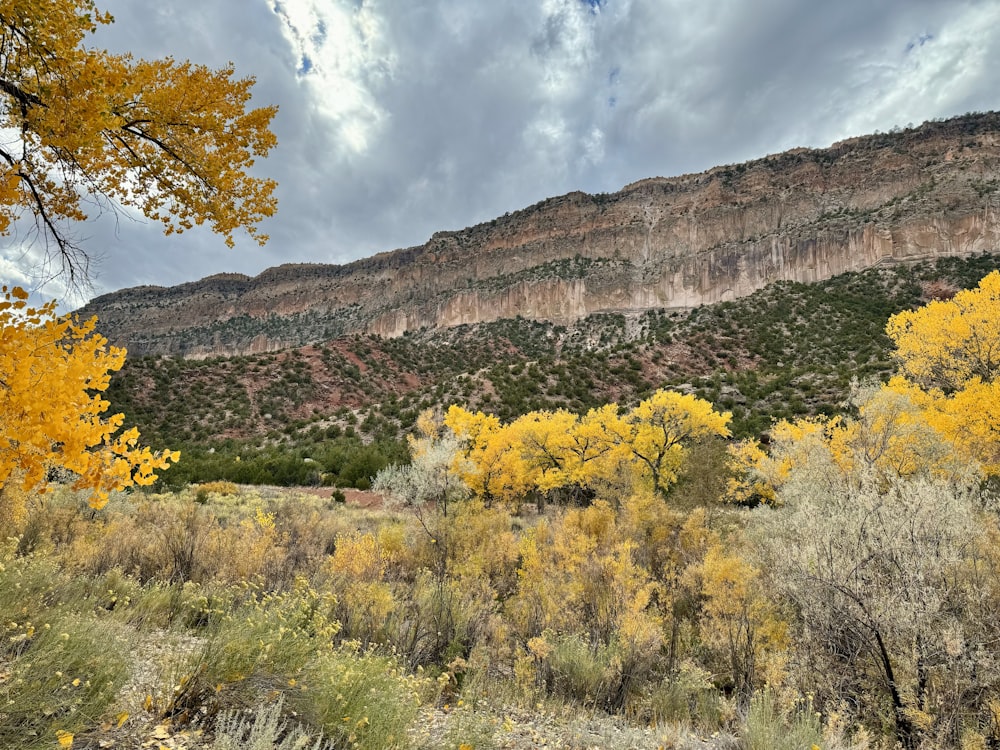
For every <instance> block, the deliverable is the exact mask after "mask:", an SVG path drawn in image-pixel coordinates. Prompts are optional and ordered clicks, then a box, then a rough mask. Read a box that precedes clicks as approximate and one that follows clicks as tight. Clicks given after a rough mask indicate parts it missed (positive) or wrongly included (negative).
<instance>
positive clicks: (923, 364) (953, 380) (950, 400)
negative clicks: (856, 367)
mask: <svg viewBox="0 0 1000 750" xmlns="http://www.w3.org/2000/svg"><path fill="white" fill-rule="evenodd" d="M886 332H887V333H888V334H889V337H890V338H892V340H893V342H894V343H895V345H896V357H897V359H898V360H899V363H900V374H899V376H897V377H896V378H893V379H892V381H890V383H889V386H888V387H889V388H890V389H892V390H893V391H895V392H897V393H900V394H903V395H905V396H907V397H908V398H909V399H910V400H911V401H912V402H913V403H915V404H917V405H918V406H919V407H920V408H921V409H923V411H924V418H925V420H926V421H927V422H928V423H929V424H931V425H932V426H933V427H934V428H935V429H937V430H938V431H940V432H941V433H942V434H943V435H944V436H945V437H946V438H947V439H948V440H950V442H951V443H952V444H953V445H954V446H955V447H956V449H957V450H958V452H959V454H960V455H961V456H963V457H964V458H965V459H967V460H969V461H974V462H977V463H979V464H980V465H981V467H982V469H983V470H984V471H985V472H986V473H987V474H998V473H1000V377H998V376H1000V272H998V271H994V272H993V273H991V274H989V275H988V276H986V277H985V278H984V279H982V281H980V282H979V286H978V287H977V288H975V289H967V290H964V291H961V292H959V293H958V294H956V295H955V296H954V297H953V298H952V299H950V300H939V301H934V302H931V303H929V304H927V305H925V306H924V307H922V308H920V309H918V310H913V311H906V312H902V313H899V314H898V315H894V316H893V317H892V318H890V319H889V323H888V325H887V326H886Z"/></svg>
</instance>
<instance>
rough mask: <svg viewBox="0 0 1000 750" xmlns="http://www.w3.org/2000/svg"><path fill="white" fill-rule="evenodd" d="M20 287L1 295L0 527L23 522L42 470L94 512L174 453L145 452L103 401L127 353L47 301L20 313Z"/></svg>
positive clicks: (147, 478)
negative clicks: (71, 481)
mask: <svg viewBox="0 0 1000 750" xmlns="http://www.w3.org/2000/svg"><path fill="white" fill-rule="evenodd" d="M27 298H28V294H27V292H25V291H24V290H23V289H19V288H16V287H15V288H14V289H11V290H8V289H7V287H3V290H2V296H0V522H5V523H4V526H6V527H7V529H4V528H0V533H3V532H4V531H6V530H8V529H11V528H14V529H16V528H17V525H18V524H19V523H21V522H22V521H23V518H24V514H25V512H26V507H25V497H26V496H25V495H24V494H23V493H25V492H28V491H31V490H38V489H44V486H45V484H46V478H47V474H48V472H49V470H50V469H52V468H56V467H61V468H62V469H66V470H68V471H70V472H72V473H73V474H74V475H75V476H76V481H75V485H74V486H75V487H76V488H78V489H88V490H91V491H92V495H91V499H90V504H91V506H92V507H94V508H100V507H102V506H103V505H104V503H105V502H106V501H107V497H108V492H109V491H110V490H120V489H124V488H126V487H129V486H132V485H133V484H139V485H145V484H150V483H152V482H153V480H155V479H156V475H155V474H154V472H155V471H156V470H157V469H164V468H166V467H167V465H168V464H169V463H170V462H171V461H176V460H177V459H178V458H179V454H178V453H175V452H171V451H163V452H160V453H153V452H152V451H150V449H149V448H145V447H140V446H139V444H138V439H139V433H138V431H137V430H135V429H129V430H125V431H121V432H120V430H121V427H122V424H123V422H124V416H123V415H122V414H114V415H112V416H106V415H105V412H106V411H107V409H108V406H109V404H108V402H107V401H106V400H104V399H103V398H102V397H101V394H102V393H103V392H104V391H105V390H106V389H107V387H108V383H109V381H110V378H111V373H113V372H116V371H117V370H119V369H120V368H121V366H122V364H123V363H124V361H125V351H124V350H123V349H119V348H117V347H109V346H108V345H107V339H105V338H104V337H103V336H100V335H98V334H97V333H95V332H94V324H95V322H96V319H91V320H89V321H87V322H80V321H79V320H77V319H75V318H74V317H72V316H63V317H57V316H56V314H55V303H54V302H50V303H48V304H46V305H43V306H42V307H40V308H32V307H28V302H27Z"/></svg>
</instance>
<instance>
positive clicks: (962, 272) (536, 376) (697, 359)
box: [109, 254, 1000, 487]
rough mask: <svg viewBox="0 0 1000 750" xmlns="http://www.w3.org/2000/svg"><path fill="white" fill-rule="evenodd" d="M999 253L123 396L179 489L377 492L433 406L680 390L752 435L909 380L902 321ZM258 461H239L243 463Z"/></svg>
mask: <svg viewBox="0 0 1000 750" xmlns="http://www.w3.org/2000/svg"><path fill="white" fill-rule="evenodd" d="M996 268H1000V256H997V255H985V254H984V255H979V256H975V257H972V258H964V259H960V258H951V259H942V260H939V261H936V262H934V263H922V264H915V265H903V266H892V267H887V268H878V269H871V270H868V271H863V272H858V273H848V274H842V275H839V276H836V277H833V278H831V279H828V280H826V281H823V282H817V283H814V284H803V283H798V282H779V283H776V284H773V285H772V286H770V287H768V288H767V289H764V290H762V291H759V292H756V293H754V294H752V295H750V296H748V297H745V298H742V299H739V300H734V301H732V302H723V303H719V304H716V305H706V306H702V307H698V308H694V309H692V310H688V311H666V310H658V311H650V312H648V313H646V314H644V315H642V316H638V317H630V318H627V317H626V316H624V315H621V314H605V315H595V316H590V317H588V318H585V319H583V320H581V321H578V322H577V323H575V324H573V325H570V326H558V325H554V324H552V323H541V322H533V321H528V320H524V319H514V320H508V321H497V322H493V323H486V324H479V325H467V326H458V327H454V328H450V329H444V330H430V331H422V332H418V333H413V334H407V335H404V336H401V337H398V338H393V339H385V338H381V337H379V336H375V335H371V334H368V335H352V336H346V337H340V338H337V339H331V340H329V341H326V342H323V343H322V344H319V345H309V346H305V347H298V348H292V349H288V350H286V351H283V352H278V353H272V354H259V355H249V356H232V357H219V358H212V359H202V360H193V359H183V358H180V357H152V356H149V357H132V358H130V359H129V360H128V361H127V363H126V365H125V367H124V368H123V370H122V371H121V372H120V373H119V374H118V376H117V377H116V378H115V379H114V380H113V381H112V387H111V390H110V392H109V398H110V400H111V402H112V403H113V404H115V407H116V408H118V409H122V410H124V411H125V413H126V419H127V421H128V422H129V423H134V424H136V425H137V426H138V427H139V428H140V430H141V432H142V433H143V435H144V439H145V440H147V441H149V442H150V443H152V444H153V445H169V446H171V447H172V448H180V449H181V450H183V451H184V454H185V457H184V460H183V461H182V462H181V463H180V464H179V465H178V466H176V467H175V468H173V469H171V471H170V472H168V473H167V474H166V475H165V477H166V480H167V481H169V482H170V483H182V482H184V481H187V480H191V479H206V478H215V477H225V478H230V479H234V480H237V481H244V482H260V483H279V484H309V483H320V482H326V483H329V484H339V485H342V486H361V487H364V486H365V485H366V482H367V479H368V477H370V476H371V475H372V474H374V473H375V471H377V470H378V469H379V468H381V466H383V465H385V463H386V462H388V461H390V460H402V459H404V458H405V455H406V449H405V445H404V444H403V443H402V441H401V438H402V436H403V435H404V434H405V433H406V432H408V431H409V430H410V429H411V428H412V426H413V423H414V421H415V420H416V417H417V415H418V414H419V412H420V411H421V410H422V409H426V408H441V407H447V405H449V404H451V403H458V404H462V405H465V406H468V407H470V408H474V409H483V410H485V411H488V412H492V413H495V414H497V415H498V416H499V417H501V419H505V420H506V419H510V418H512V417H515V416H517V415H519V414H522V413H524V412H527V411H530V410H534V409H555V408H566V409H569V410H571V411H573V412H578V413H579V412H584V411H586V410H587V409H589V408H592V407H594V406H597V405H599V404H601V403H604V402H606V401H617V402H620V403H623V404H627V403H633V402H635V401H636V400H638V399H640V398H642V397H644V396H647V395H648V394H649V393H650V392H652V391H653V390H654V389H656V388H660V387H670V388H674V389H678V390H682V391H688V392H692V393H695V394H697V395H698V396H701V397H703V398H706V399H708V400H710V401H712V402H713V403H715V404H716V405H717V406H718V407H719V408H721V409H726V410H729V411H732V412H733V417H734V419H733V430H734V433H735V434H736V435H737V436H747V435H757V434H760V433H761V432H764V431H766V430H767V429H768V428H769V427H770V424H771V423H772V421H773V420H774V419H778V418H782V417H794V416H799V415H803V414H815V413H827V414H830V413H834V412H836V411H838V410H839V409H841V408H842V402H843V400H844V398H845V396H846V394H847V391H848V388H849V384H850V381H851V379H852V378H854V377H858V378H865V377H879V376H884V375H885V374H887V373H888V372H889V371H890V370H891V369H892V363H891V361H890V355H889V352H888V340H887V339H886V337H885V336H884V333H883V329H884V327H885V322H886V320H887V319H888V317H889V316H890V315H891V314H893V313H895V312H898V311H900V310H903V309H909V308H912V307H916V306H918V305H920V304H923V303H925V302H926V301H927V300H929V299H933V298H936V297H941V296H949V295H950V294H951V293H953V292H954V290H956V289H959V288H968V287H972V286H974V285H975V284H976V283H977V282H978V280H979V279H980V278H981V277H982V276H984V275H985V274H986V273H988V272H989V271H991V270H993V269H996ZM237 455H238V456H241V459H242V460H241V461H240V462H238V463H235V462H234V458H235V456H237Z"/></svg>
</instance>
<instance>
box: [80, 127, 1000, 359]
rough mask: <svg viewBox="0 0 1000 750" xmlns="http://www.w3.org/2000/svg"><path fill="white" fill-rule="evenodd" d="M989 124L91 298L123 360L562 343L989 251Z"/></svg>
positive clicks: (848, 144) (993, 133)
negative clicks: (494, 331)
mask: <svg viewBox="0 0 1000 750" xmlns="http://www.w3.org/2000/svg"><path fill="white" fill-rule="evenodd" d="M998 209H1000V113H992V112H991V113H984V114H968V115H964V116H962V117H957V118H953V119H950V120H945V121H939V122H928V123H925V124H923V125H921V126H920V127H917V128H910V129H906V130H902V131H898V132H892V133H884V134H875V135H869V136H863V137H859V138H852V139H849V140H845V141H841V142H839V143H836V144H834V145H832V146H831V147H829V148H825V149H794V150H791V151H787V152H784V153H781V154H777V155H773V156H767V157H764V158H762V159H757V160H754V161H750V162H746V163H743V164H737V165H728V166H721V167H715V168H713V169H710V170H708V171H706V172H702V173H700V174H693V175H684V176H681V177H671V178H663V177H655V178H650V179H646V180H641V181H639V182H636V183H633V184H631V185H628V186H626V187H625V188H623V189H622V190H620V191H618V192H616V193H610V194H599V195H588V194H586V193H581V192H574V193H570V194H568V195H564V196H561V197H557V198H550V199H548V200H545V201H542V202H540V203H537V204H535V205H534V206H530V207H528V208H525V209H523V210H520V211H516V212H513V213H511V214H507V215H504V216H502V217H498V218H496V219H494V220H493V221H490V222H486V223H483V224H478V225H476V226H474V227H470V228H467V229H463V230H460V231H449V232H438V233H436V234H434V235H433V236H432V237H431V238H430V240H428V242H426V243H425V244H424V245H421V246H419V247H412V248H407V249H402V250H396V251H392V252H387V253H382V254H379V255H376V256H374V257H371V258H366V259H363V260H359V261H356V262H353V263H350V264H347V265H341V266H337V265H320V264H303V265H284V266H279V267H276V268H271V269H268V270H266V271H264V272H263V273H261V274H260V275H259V276H256V277H254V278H250V277H248V276H243V275H239V274H223V275H217V276H212V277H208V278H206V279H202V280H201V281H196V282H191V283H187V284H181V285H179V286H175V287H170V288H164V287H149V286H147V287H136V288H132V289H125V290H122V291H118V292H114V293H111V294H106V295H103V296H101V297H98V298H95V299H94V300H93V301H92V302H90V303H89V304H88V305H86V306H85V307H84V308H82V309H81V310H80V313H81V314H83V315H85V316H89V315H92V314H95V315H97V316H98V317H99V320H100V323H99V328H100V330H101V331H102V332H103V333H104V334H105V335H107V336H108V337H109V338H110V339H111V341H112V342H113V343H115V344H122V345H125V346H127V347H128V349H129V351H130V354H132V355H133V356H135V355H143V354H171V355H180V356H183V357H190V358H202V357H207V356H216V355H237V354H251V353H260V352H269V351H277V350H281V349H285V348H289V347H295V346H302V345H306V344H310V343H317V342H321V341H327V340H330V339H333V338H335V337H338V336H342V335H345V334H354V333H360V334H365V333H367V334H375V335H378V336H381V337H395V336H399V335H401V334H403V333H405V332H408V331H418V330H420V329H423V328H430V329H439V328H447V327H451V326H458V325H463V324H477V323H485V322H490V321H496V320H501V319H506V318H514V317H517V316H521V317H523V318H528V319H532V320H539V321H548V322H550V323H553V324H556V325H566V324H570V323H573V322H574V321H578V320H581V319H583V318H585V317H586V316H588V315H592V314H594V313H624V314H626V315H627V316H638V315H640V314H642V313H644V312H645V311H649V310H654V309H664V308H665V309H690V308H693V307H696V306H698V305H702V304H710V303H715V302H721V301H727V300H733V299H736V298H741V297H744V296H746V295H749V294H751V293H752V292H754V291H756V290H759V289H762V288H763V287H765V286H767V285H768V284H770V283H772V282H775V281H781V280H784V281H795V282H813V281H819V280H823V279H828V278H830V277H833V276H835V275H837V274H840V273H843V272H847V271H858V270H863V269H867V268H873V267H877V266H881V265H886V264H894V263H900V262H912V261H917V260H931V259H935V258H940V257H950V256H958V257H968V256H971V255H974V254H977V253H980V252H984V251H993V250H995V249H996V248H997V247H1000V241H998V240H1000V218H998V217H1000V213H998Z"/></svg>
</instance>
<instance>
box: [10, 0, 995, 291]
mask: <svg viewBox="0 0 1000 750" xmlns="http://www.w3.org/2000/svg"><path fill="white" fill-rule="evenodd" d="M99 6H100V7H102V8H104V9H106V10H109V11H111V12H112V14H113V15H114V16H115V18H116V23H115V24H114V25H113V26H111V27H109V28H107V29H104V30H102V31H101V32H100V34H99V36H98V37H97V38H96V39H95V40H94V44H95V45H97V46H102V47H107V48H109V49H112V50H115V51H123V50H130V51H133V52H134V53H136V54H137V55H139V56H143V57H163V56H167V55H172V56H174V57H175V58H180V59H185V58H186V59H190V60H192V61H194V62H198V63H203V64H207V65H209V66H213V67H218V66H221V65H223V64H225V63H226V62H228V61H232V62H233V63H234V64H235V65H236V69H237V72H238V74H240V75H247V76H254V77H255V78H256V79H257V85H256V88H255V99H254V101H255V103H258V104H261V105H263V104H277V105H278V106H279V108H280V109H279V113H278V115H277V117H276V119H275V121H274V125H273V127H274V130H275V132H276V134H277V136H278V140H279V146H278V147H277V148H276V149H275V150H274V151H273V152H272V154H271V156H270V157H269V158H268V159H266V160H264V161H262V162H260V163H259V164H258V166H257V168H258V171H259V174H260V175H263V176H268V177H272V178H274V179H276V180H278V182H279V185H280V187H279V190H278V197H279V201H280V205H279V209H278V214H277V216H276V217H275V218H274V219H272V220H269V221H268V222H267V223H266V224H265V225H264V226H263V230H264V231H266V232H268V233H269V234H270V235H271V241H270V242H269V243H268V245H267V246H266V247H264V248H258V247H257V246H256V244H255V243H254V242H252V241H251V240H250V239H249V238H247V237H246V236H242V237H240V238H239V240H238V242H237V246H236V248H235V249H233V250H230V249H228V248H226V246H225V244H224V243H223V241H222V239H221V238H219V237H216V236H214V235H212V234H211V233H210V232H209V231H208V230H204V231H200V230H195V231H192V232H189V233H186V234H183V235H181V236H173V237H163V236H161V235H160V233H159V230H158V229H157V227H156V226H154V225H152V224H149V223H144V222H141V221H133V220H128V219H125V220H120V221H118V222H115V221H112V220H111V219H110V217H105V218H104V219H103V220H98V221H95V222H92V223H89V224H87V225H86V226H84V227H81V228H80V231H79V232H78V234H79V235H80V236H82V237H84V238H86V239H85V243H84V245H85V247H86V248H87V249H88V250H89V251H91V254H92V255H93V256H95V257H97V258H100V259H101V260H100V262H99V264H98V265H97V266H96V269H95V271H96V273H95V282H94V290H93V292H95V293H100V292H104V291H111V290H114V289H119V288H122V287H127V286H135V285H138V284H160V285H171V284H177V283H181V282H184V281H190V280H194V279H198V278H201V277H203V276H207V275H209V274H214V273H219V272H224V271H238V272H242V273H247V274H251V275H253V274H257V273H259V272H260V271H262V270H263V269H265V268H267V267H269V266H273V265H278V264H281V263H290V262H330V263H344V262H347V261H350V260H353V259H356V258H360V257H363V256H367V255H371V254H373V253H376V252H380V251H382V250H389V249H393V248H397V247H407V246H411V245H417V244H421V243H423V242H424V241H425V240H427V239H428V238H429V237H430V235H431V234H432V233H433V232H435V231H437V230H441V229H460V228H462V227H466V226H469V225H472V224H475V223H477V222H480V221H485V220H489V219H491V218H493V217H495V216H498V215H500V214H503V213H504V212H505V211H512V210H516V209H518V208H522V207H524V206H527V205H530V204H531V203H534V202H536V201H538V200H541V199H543V198H546V197H549V196H553V195H559V194H562V193H566V192H569V191H571V190H585V191H587V192H610V191H614V190H618V189H619V188H621V187H622V186H624V185H626V184H627V183H629V182H632V181H635V180H638V179H641V178H644V177H650V176H654V175H661V176H671V175H678V174H683V173H686V172H695V171H701V170H703V169H707V168H709V167H711V166H713V165H716V164H724V163H732V162H738V161H743V160H746V159H751V158H755V157H759V156H763V155H766V154H769V153H775V152H779V151H782V150H785V149H787V148H792V147H795V146H825V145H829V144H830V143H832V142H834V141H836V140H839V139H841V138H844V137H847V136H852V135H860V134H863V133H869V132H873V131H875V130H882V131H885V130H889V129H890V128H892V127H894V126H906V125H907V124H908V123H913V124H917V123H920V122H922V121H924V120H927V119H931V118H943V117H950V116H952V115H957V114H962V113H964V112H967V111H970V110H990V109H995V108H997V107H998V102H997V88H996V74H997V72H998V71H1000V2H998V0H982V1H978V0H948V1H947V2H945V1H944V0H838V1H837V2H817V1H816V0H753V2H749V1H748V0H507V1H504V0H501V1H500V2H496V1H494V2H485V0H405V1H401V0H197V1H196V0H175V2H167V3H165V2H161V1H160V0H99ZM0 247H2V248H3V250H2V253H3V258H0V275H2V276H4V277H5V280H6V281H15V282H24V281H25V278H24V276H25V273H26V269H27V267H28V265H29V264H28V263H27V257H28V256H25V254H24V250H23V248H22V247H19V246H17V244H16V242H13V241H11V240H10V238H6V241H5V242H3V243H2V244H0ZM29 256H30V254H29ZM41 291H42V292H43V293H49V294H55V295H59V294H61V291H60V286H59V282H58V280H57V281H56V282H50V283H49V284H48V285H47V286H45V287H44V288H43V289H42V290H41ZM80 301H82V300H80Z"/></svg>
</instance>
